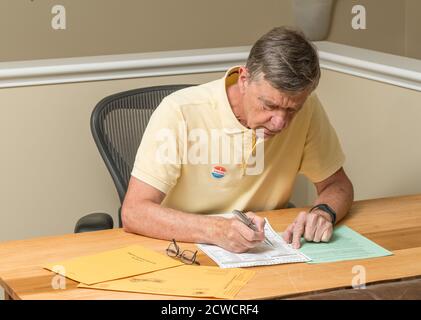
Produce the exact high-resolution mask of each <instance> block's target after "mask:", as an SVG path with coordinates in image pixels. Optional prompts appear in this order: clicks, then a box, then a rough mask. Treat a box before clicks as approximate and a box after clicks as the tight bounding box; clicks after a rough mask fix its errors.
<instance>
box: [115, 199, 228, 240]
mask: <svg viewBox="0 0 421 320" xmlns="http://www.w3.org/2000/svg"><path fill="white" fill-rule="evenodd" d="M221 219H222V218H220V217H211V216H206V215H199V214H191V213H185V212H181V211H178V210H174V209H170V208H165V207H162V206H161V205H159V204H156V203H154V202H152V201H144V202H142V204H141V205H139V206H137V207H123V209H122V220H123V227H124V230H125V231H127V232H131V233H136V234H141V235H145V236H148V237H152V238H158V239H166V240H171V239H176V240H177V241H183V242H196V243H213V241H214V240H215V238H216V236H217V232H218V228H219V224H220V223H221Z"/></svg>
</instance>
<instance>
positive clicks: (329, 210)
mask: <svg viewBox="0 0 421 320" xmlns="http://www.w3.org/2000/svg"><path fill="white" fill-rule="evenodd" d="M316 209H320V210H322V211H324V212H327V213H328V214H329V215H330V217H331V218H332V225H335V222H336V212H335V210H333V209H332V208H331V207H329V206H328V205H327V204H326V203H320V204H318V205H315V206H314V207H313V208H311V209H310V211H309V212H311V211H313V210H316Z"/></svg>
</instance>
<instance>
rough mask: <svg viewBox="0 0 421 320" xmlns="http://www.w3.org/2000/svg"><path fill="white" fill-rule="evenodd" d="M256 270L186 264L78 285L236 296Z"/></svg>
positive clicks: (108, 288) (135, 290)
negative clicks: (123, 277) (128, 276)
mask: <svg viewBox="0 0 421 320" xmlns="http://www.w3.org/2000/svg"><path fill="white" fill-rule="evenodd" d="M254 274H255V271H252V270H243V269H226V270H223V269H220V268H218V267H208V266H191V265H184V266H180V267H177V268H171V269H165V270H160V271H155V272H151V273H147V274H143V275H139V276H135V277H130V278H126V279H120V280H115V281H108V282H103V283H98V284H95V285H91V286H88V285H84V284H79V285H78V288H88V289H100V290H112V291H124V292H137V293H151V294H160V295H175V296H188V297H202V298H223V299H234V297H235V296H236V295H237V293H238V292H239V291H240V290H241V288H242V287H244V286H245V285H246V284H247V282H248V281H249V280H250V279H251V278H252V277H253V276H254Z"/></svg>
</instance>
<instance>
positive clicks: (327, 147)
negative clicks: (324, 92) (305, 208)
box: [299, 94, 345, 183]
mask: <svg viewBox="0 0 421 320" xmlns="http://www.w3.org/2000/svg"><path fill="white" fill-rule="evenodd" d="M311 99H313V103H312V108H313V110H312V111H313V112H312V115H311V119H310V124H309V128H308V132H307V137H306V142H305V146H304V152H303V157H302V161H301V166H300V170H299V171H300V173H302V174H304V175H305V176H306V177H307V178H309V179H310V180H311V181H312V182H313V183H317V182H321V181H323V180H325V179H327V178H328V177H330V176H331V175H332V174H334V173H335V172H336V171H338V170H339V169H340V168H341V167H342V166H343V164H344V162H345V155H344V153H343V151H342V148H341V145H340V143H339V139H338V137H337V135H336V132H335V129H334V128H333V127H332V125H331V124H330V122H329V119H328V116H327V114H326V112H325V110H324V109H323V106H322V104H321V103H320V101H319V99H318V97H317V95H316V94H313V95H312V97H311Z"/></svg>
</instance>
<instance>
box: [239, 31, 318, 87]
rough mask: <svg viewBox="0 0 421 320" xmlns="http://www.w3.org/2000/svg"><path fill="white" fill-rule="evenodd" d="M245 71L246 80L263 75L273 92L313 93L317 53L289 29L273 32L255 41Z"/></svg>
mask: <svg viewBox="0 0 421 320" xmlns="http://www.w3.org/2000/svg"><path fill="white" fill-rule="evenodd" d="M246 68H247V70H248V72H249V75H250V80H255V79H257V78H258V77H260V76H261V75H263V78H264V79H265V80H267V81H268V82H269V83H270V84H271V85H272V86H273V87H274V88H275V89H278V90H281V91H287V92H291V93H294V92H300V91H303V90H306V89H310V90H314V89H315V88H316V87H317V85H318V83H319V79H320V66H319V57H318V54H317V49H316V48H315V46H314V45H313V44H312V43H311V42H310V41H309V40H307V39H306V37H305V35H304V34H303V33H302V32H301V31H299V30H296V29H293V28H290V27H277V28H274V29H272V30H270V31H269V32H268V33H266V34H264V35H263V36H262V37H261V38H260V39H259V40H257V42H256V43H255V44H254V45H253V47H252V49H251V51H250V54H249V57H248V59H247V63H246Z"/></svg>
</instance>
